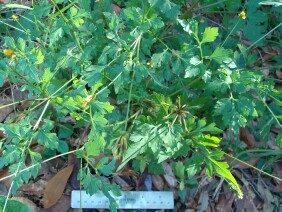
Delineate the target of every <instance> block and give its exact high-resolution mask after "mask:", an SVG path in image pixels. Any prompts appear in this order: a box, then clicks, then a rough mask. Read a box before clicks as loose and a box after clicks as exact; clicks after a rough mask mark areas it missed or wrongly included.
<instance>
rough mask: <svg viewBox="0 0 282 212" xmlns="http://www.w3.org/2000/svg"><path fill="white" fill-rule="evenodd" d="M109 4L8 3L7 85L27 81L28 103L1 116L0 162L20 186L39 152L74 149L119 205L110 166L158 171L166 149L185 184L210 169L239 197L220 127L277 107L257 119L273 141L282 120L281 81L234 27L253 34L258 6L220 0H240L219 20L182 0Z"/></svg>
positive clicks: (93, 180)
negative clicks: (259, 63) (269, 75)
mask: <svg viewBox="0 0 282 212" xmlns="http://www.w3.org/2000/svg"><path fill="white" fill-rule="evenodd" d="M184 2H185V1H184ZM201 2H204V3H205V1H201ZM209 2H210V1H209ZM111 3H112V2H111V1H109V0H104V1H102V0H101V1H91V0H77V1H72V2H71V1H67V0H56V1H55V0H51V1H47V0H43V1H38V3H35V2H33V5H32V6H31V8H32V10H25V11H24V12H23V13H21V14H19V15H17V18H13V16H12V13H11V16H10V17H12V19H13V20H12V21H11V22H7V23H6V24H3V22H2V21H1V24H2V25H1V30H2V31H3V32H5V33H6V35H7V36H5V37H4V43H3V46H4V51H3V53H4V54H3V55H2V56H3V59H2V60H1V62H0V85H1V86H2V85H3V83H4V81H7V80H8V81H9V82H10V83H11V84H15V85H18V86H20V89H21V90H22V91H27V92H28V99H27V100H24V101H25V102H29V103H30V104H29V106H28V107H27V108H26V109H25V110H24V111H18V112H17V115H16V116H20V117H21V118H19V119H17V118H15V119H10V120H7V121H6V122H4V123H2V124H1V125H0V127H1V128H0V129H1V130H2V131H3V132H4V133H5V136H4V137H3V138H2V140H1V141H0V148H1V150H0V154H1V158H0V159H1V160H0V168H3V167H9V171H10V173H11V174H13V177H12V178H11V182H13V184H12V190H11V192H12V194H14V193H15V192H16V190H17V189H18V188H19V187H20V186H21V185H23V183H28V181H29V179H30V178H31V177H33V178H36V176H37V174H38V170H39V169H40V166H41V165H40V162H41V161H42V160H44V159H47V158H50V157H56V156H57V155H59V154H61V153H62V154H68V153H70V152H75V154H76V156H77V157H78V158H80V159H81V169H80V170H79V174H78V176H77V177H78V179H79V180H80V183H81V188H85V189H86V191H87V192H88V193H89V194H93V193H96V192H98V191H102V192H104V194H105V195H106V196H107V197H108V198H109V200H110V208H111V210H113V211H114V210H116V208H117V204H116V202H115V201H114V198H113V197H112V196H111V195H110V193H109V191H111V192H113V193H112V194H113V195H119V194H120V191H119V189H118V187H117V186H116V185H112V184H110V183H109V182H107V181H105V180H104V178H103V176H110V175H111V174H113V173H114V172H118V171H120V170H122V169H123V168H124V166H125V165H126V164H130V166H132V167H133V169H134V170H135V171H136V172H144V171H145V170H148V172H150V173H154V174H162V173H164V171H163V170H162V166H161V163H162V162H163V161H165V160H168V159H171V160H172V161H174V162H173V164H172V165H173V167H174V171H175V174H176V176H177V177H178V179H179V190H182V191H184V189H185V188H187V186H190V185H191V184H192V183H191V182H194V183H195V181H196V180H195V179H196V178H195V176H196V174H197V173H199V172H200V171H201V170H203V169H205V171H206V174H207V175H209V176H213V175H217V176H219V177H222V178H224V179H225V180H226V181H227V182H228V184H229V185H230V187H231V188H232V189H234V191H235V192H236V193H237V195H238V197H239V198H242V197H243V193H242V191H241V189H240V187H239V185H238V183H237V182H236V180H235V178H234V177H233V175H232V174H231V172H230V170H229V166H228V164H227V162H225V161H223V160H222V158H223V155H224V151H223V150H222V149H221V146H220V141H221V139H222V136H223V132H224V131H229V132H231V133H232V136H234V137H237V136H238V133H239V129H240V127H245V126H246V125H247V124H249V123H252V120H254V119H256V120H257V121H258V123H261V122H264V120H265V119H266V118H269V117H271V121H269V122H268V123H267V125H260V124H258V127H259V128H260V127H261V131H260V132H262V135H261V137H262V138H263V139H264V140H267V138H268V136H269V130H270V127H271V125H273V124H275V123H278V124H279V126H280V127H281V124H280V122H279V117H280V116H281V111H280V114H277V111H278V110H277V107H278V106H277V105H276V104H272V105H269V106H268V105H267V103H266V101H267V100H268V99H269V98H272V99H274V100H275V102H276V103H279V104H281V91H278V90H276V89H274V83H273V82H272V81H271V80H267V79H265V77H264V76H263V75H262V74H261V73H260V71H258V70H253V69H251V68H250V64H252V63H254V62H255V60H256V58H255V55H254V54H251V53H250V51H249V50H250V49H251V47H252V46H251V47H248V46H244V45H243V44H242V43H240V42H239V41H240V40H239V36H240V33H239V34H237V32H238V31H241V30H243V32H244V33H245V36H246V37H247V38H248V39H249V36H250V35H249V34H248V31H244V30H245V29H248V24H249V22H251V21H253V16H254V14H257V13H260V9H259V5H258V4H257V3H256V1H254V0H251V1H248V3H247V4H246V5H245V6H244V8H243V9H244V11H243V12H242V7H241V6H242V5H241V4H240V3H241V1H225V2H221V3H218V4H216V5H215V6H214V7H217V8H221V9H224V10H228V9H230V8H231V7H232V10H233V11H236V13H234V15H232V14H231V15H230V14H226V15H225V17H224V23H223V25H224V26H223V27H218V26H217V25H214V21H213V22H210V21H209V19H208V18H206V16H205V15H204V13H200V12H199V13H198V14H197V12H195V13H194V12H193V9H194V8H192V7H191V8H189V7H190V4H186V3H185V4H184V3H182V1H177V0H175V1H169V0H165V1H161V0H147V1H145V0H144V1H137V0H128V1H122V3H121V5H120V6H121V11H119V12H118V13H115V12H113V10H112V8H111ZM231 5H232V6H231ZM254 5H256V7H255V6H254ZM194 6H195V5H194ZM207 9H208V7H207ZM196 11H199V10H196ZM245 11H246V12H245ZM249 13H250V15H249ZM7 15H9V13H6V16H7ZM14 17H15V16H14ZM257 24H259V23H257ZM2 28H3V29H2ZM261 31H262V32H263V30H262V29H261ZM262 36H263V34H262ZM250 40H251V41H253V40H252V39H250ZM255 40H257V39H256V38H255ZM256 44H257V43H256ZM4 107H5V106H1V108H4ZM279 115H280V116H279ZM81 131H84V133H82V135H80V134H81V133H79V132H81ZM279 136H280V138H281V132H280V135H279ZM85 137H86V138H87V139H85ZM73 140H76V141H77V140H79V141H78V142H73ZM277 141H278V140H277ZM278 142H279V141H278ZM280 145H281V141H280ZM38 146H43V147H44V148H43V150H42V151H41V152H38V151H37V149H38V148H37V147H38ZM70 150H72V151H70ZM227 151H228V150H227ZM100 155H103V157H102V158H99V157H97V156H100ZM27 158H30V160H29V161H31V162H30V163H29V164H27V160H26V159H27ZM117 159H118V160H120V162H119V163H118V164H119V166H118V168H116V167H115V163H116V160H117ZM96 160H98V161H96ZM28 167H31V168H28Z"/></svg>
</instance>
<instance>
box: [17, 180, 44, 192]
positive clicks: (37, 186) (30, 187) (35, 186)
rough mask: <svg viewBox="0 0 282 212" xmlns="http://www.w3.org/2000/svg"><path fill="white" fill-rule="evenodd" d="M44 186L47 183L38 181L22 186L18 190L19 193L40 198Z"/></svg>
mask: <svg viewBox="0 0 282 212" xmlns="http://www.w3.org/2000/svg"><path fill="white" fill-rule="evenodd" d="M46 186H47V181H45V180H42V179H40V180H38V181H36V182H32V181H30V182H29V183H28V184H24V185H23V186H21V187H20V188H19V191H23V192H25V193H28V194H30V195H34V196H42V195H43V193H44V190H45V188H46Z"/></svg>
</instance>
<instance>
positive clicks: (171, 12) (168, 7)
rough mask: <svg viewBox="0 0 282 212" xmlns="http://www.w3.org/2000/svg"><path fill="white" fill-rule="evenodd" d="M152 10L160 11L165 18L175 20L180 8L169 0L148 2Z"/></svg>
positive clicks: (150, 0)
mask: <svg viewBox="0 0 282 212" xmlns="http://www.w3.org/2000/svg"><path fill="white" fill-rule="evenodd" d="M148 1H149V3H150V4H151V5H152V7H153V8H154V9H156V10H157V11H161V12H162V13H163V14H164V15H165V16H166V17H167V18H169V19H172V20H176V19H177V17H178V13H179V9H180V6H179V5H177V4H174V3H173V2H171V1H169V0H148Z"/></svg>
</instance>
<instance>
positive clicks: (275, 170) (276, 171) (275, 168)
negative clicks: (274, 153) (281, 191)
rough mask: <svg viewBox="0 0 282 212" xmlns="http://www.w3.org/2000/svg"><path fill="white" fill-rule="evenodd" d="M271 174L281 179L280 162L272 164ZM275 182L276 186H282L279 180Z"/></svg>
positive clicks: (281, 167) (281, 169)
mask: <svg viewBox="0 0 282 212" xmlns="http://www.w3.org/2000/svg"><path fill="white" fill-rule="evenodd" d="M272 174H273V175H274V176H276V177H279V178H280V179H282V161H278V162H276V163H275V164H274V166H273V172H272ZM275 182H276V183H277V184H282V182H281V181H280V180H275Z"/></svg>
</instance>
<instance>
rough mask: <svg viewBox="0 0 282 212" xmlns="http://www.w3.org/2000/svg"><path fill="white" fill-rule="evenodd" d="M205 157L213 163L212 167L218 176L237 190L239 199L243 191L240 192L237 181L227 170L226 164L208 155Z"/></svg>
mask: <svg viewBox="0 0 282 212" xmlns="http://www.w3.org/2000/svg"><path fill="white" fill-rule="evenodd" d="M207 158H208V160H210V162H211V163H212V164H213V167H214V169H215V171H216V173H217V174H218V175H219V176H221V177H223V178H224V179H225V180H226V181H227V182H228V183H229V185H230V186H231V187H232V188H233V189H234V190H235V191H236V192H237V194H238V197H239V198H240V199H242V198H243V193H242V191H241V189H240V187H239V185H238V183H237V181H236V180H235V178H234V177H233V175H232V174H231V172H230V171H229V170H228V167H229V166H228V164H227V163H226V162H218V161H216V160H213V159H212V158H210V157H207Z"/></svg>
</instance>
